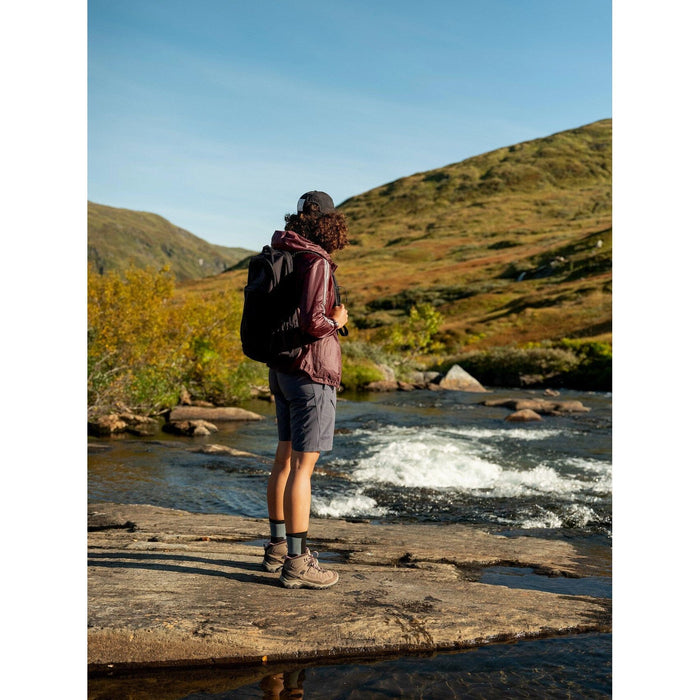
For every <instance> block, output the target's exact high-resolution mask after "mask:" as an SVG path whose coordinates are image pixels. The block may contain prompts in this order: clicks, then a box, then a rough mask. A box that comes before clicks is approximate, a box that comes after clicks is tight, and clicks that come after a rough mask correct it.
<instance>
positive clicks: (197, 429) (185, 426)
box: [163, 420, 219, 437]
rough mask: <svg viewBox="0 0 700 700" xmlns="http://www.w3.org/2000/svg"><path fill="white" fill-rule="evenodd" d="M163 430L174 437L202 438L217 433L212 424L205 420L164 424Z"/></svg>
mask: <svg viewBox="0 0 700 700" xmlns="http://www.w3.org/2000/svg"><path fill="white" fill-rule="evenodd" d="M163 430H164V431H165V432H167V433H175V435H190V436H193V437H198V436H202V437H204V436H207V435H211V434H212V433H216V432H218V430H219V429H218V428H217V427H216V426H215V425H214V424H213V423H209V422H208V421H205V420H180V421H171V422H170V423H166V424H165V425H164V426H163Z"/></svg>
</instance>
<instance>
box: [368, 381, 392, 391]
mask: <svg viewBox="0 0 700 700" xmlns="http://www.w3.org/2000/svg"><path fill="white" fill-rule="evenodd" d="M365 389H366V390H367V391H398V389H399V383H398V382H397V381H391V380H389V379H380V380H379V381H377V382H370V383H369V384H367V386H365Z"/></svg>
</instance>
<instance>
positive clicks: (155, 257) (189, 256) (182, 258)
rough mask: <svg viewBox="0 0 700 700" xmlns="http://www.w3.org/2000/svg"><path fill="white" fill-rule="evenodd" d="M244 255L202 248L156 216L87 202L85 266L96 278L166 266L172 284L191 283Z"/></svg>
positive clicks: (194, 238)
mask: <svg viewBox="0 0 700 700" xmlns="http://www.w3.org/2000/svg"><path fill="white" fill-rule="evenodd" d="M247 255H250V251H247V250H245V249H243V248H227V247H225V246H219V245H214V244H211V243H207V242H206V241H204V240H202V239H201V238H198V237H197V236H195V235H193V234H192V233H189V232H188V231H185V230H184V229H181V228H179V227H177V226H174V225H173V224H171V223H170V222H169V221H167V220H166V219H164V218H163V217H162V216H158V215H157V214H150V213H148V212H140V211H131V210H129V209H117V208H115V207H108V206H105V205H103V204H95V203H93V202H88V262H89V264H90V265H91V266H92V267H93V269H95V270H96V271H97V272H99V273H100V274H104V273H105V272H109V271H110V270H125V269H126V268H128V267H129V266H130V265H133V266H135V267H137V268H146V267H155V268H158V269H160V268H162V267H163V266H165V265H169V266H170V269H171V270H172V272H173V274H174V275H175V278H176V279H177V280H185V279H197V278H201V277H207V276H209V275H215V274H218V273H220V272H223V271H224V270H225V269H226V268H228V267H230V266H231V265H233V264H234V263H236V262H238V261H239V260H240V259H241V258H244V257H246V256H247Z"/></svg>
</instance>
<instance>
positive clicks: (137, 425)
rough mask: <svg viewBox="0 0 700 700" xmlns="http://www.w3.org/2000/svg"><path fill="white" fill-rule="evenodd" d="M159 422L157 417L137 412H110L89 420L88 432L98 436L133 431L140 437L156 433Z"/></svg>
mask: <svg viewBox="0 0 700 700" xmlns="http://www.w3.org/2000/svg"><path fill="white" fill-rule="evenodd" d="M159 425H160V424H159V422H158V421H157V420H156V419H155V418H150V417H148V416H139V415H136V414H135V413H126V412H123V413H110V414H107V415H104V416H98V417H97V418H94V419H93V420H90V421H88V434H89V435H94V436H96V437H104V436H108V435H115V434H118V433H131V434H133V435H138V436H139V437H145V436H148V435H155V434H156V432H157V431H158V427H159Z"/></svg>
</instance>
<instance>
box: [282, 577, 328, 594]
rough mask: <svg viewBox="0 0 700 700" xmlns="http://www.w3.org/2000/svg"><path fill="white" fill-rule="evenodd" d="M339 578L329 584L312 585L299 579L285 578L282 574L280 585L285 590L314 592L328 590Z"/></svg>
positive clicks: (310, 582)
mask: <svg viewBox="0 0 700 700" xmlns="http://www.w3.org/2000/svg"><path fill="white" fill-rule="evenodd" d="M338 580H339V578H336V579H335V581H333V582H331V583H313V582H312V581H302V580H301V579H299V578H286V577H285V576H284V574H283V575H282V576H280V583H281V584H282V585H283V586H284V587H285V588H313V589H314V590H316V591H320V590H323V589H324V588H330V587H331V586H335V584H336V583H338Z"/></svg>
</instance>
